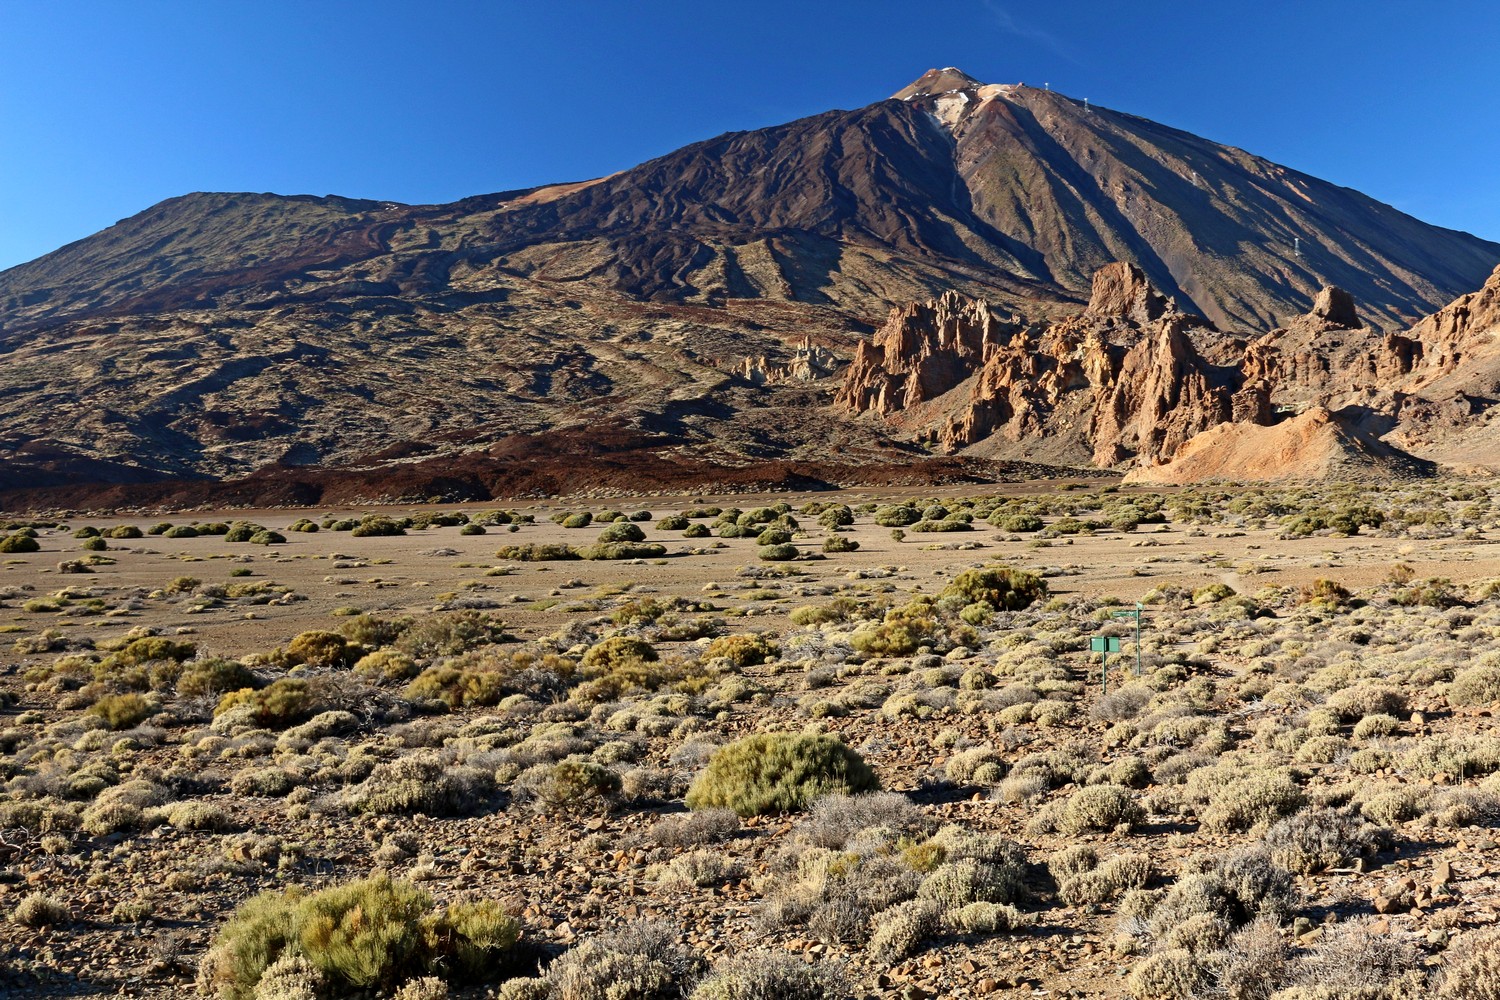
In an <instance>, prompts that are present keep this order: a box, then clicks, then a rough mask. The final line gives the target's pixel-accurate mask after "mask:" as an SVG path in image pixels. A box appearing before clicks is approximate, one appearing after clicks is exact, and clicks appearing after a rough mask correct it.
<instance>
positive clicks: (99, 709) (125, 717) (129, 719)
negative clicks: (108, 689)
mask: <svg viewBox="0 0 1500 1000" xmlns="http://www.w3.org/2000/svg"><path fill="white" fill-rule="evenodd" d="M155 711H156V706H155V705H154V704H152V703H151V702H150V701H148V700H147V699H146V698H145V697H144V696H142V695H139V694H135V693H134V692H131V693H128V694H107V695H105V696H104V697H103V698H100V699H99V700H98V701H96V702H94V703H93V704H92V705H90V706H89V710H88V714H89V715H92V716H94V717H95V718H99V719H103V720H104V723H105V725H107V726H109V728H111V729H116V730H118V729H130V728H132V727H134V726H138V725H140V724H141V723H142V722H144V721H146V719H147V718H149V717H150V716H151V715H152V713H154V712H155Z"/></svg>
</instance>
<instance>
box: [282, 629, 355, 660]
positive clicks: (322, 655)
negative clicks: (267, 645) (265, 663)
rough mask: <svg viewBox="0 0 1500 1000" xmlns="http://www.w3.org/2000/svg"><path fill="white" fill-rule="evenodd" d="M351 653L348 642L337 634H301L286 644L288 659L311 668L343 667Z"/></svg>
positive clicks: (316, 632) (321, 632)
mask: <svg viewBox="0 0 1500 1000" xmlns="http://www.w3.org/2000/svg"><path fill="white" fill-rule="evenodd" d="M351 652H352V651H351V650H350V649H349V642H348V640H346V639H345V638H344V637H343V636H342V635H340V634H339V633H337V632H323V631H317V630H314V631H310V632H301V633H298V634H297V635H296V636H295V637H294V638H293V639H292V641H291V642H289V643H287V644H286V655H287V659H288V660H290V661H291V662H293V663H303V664H306V665H307V666H309V667H339V666H343V665H344V664H345V662H346V661H347V660H348V659H349V656H350V653H351Z"/></svg>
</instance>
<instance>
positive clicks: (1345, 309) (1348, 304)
mask: <svg viewBox="0 0 1500 1000" xmlns="http://www.w3.org/2000/svg"><path fill="white" fill-rule="evenodd" d="M1312 315H1313V316H1315V317H1317V318H1318V319H1321V320H1323V321H1324V322H1326V323H1328V324H1330V325H1332V326H1338V327H1342V328H1344V329H1345V330H1357V329H1359V328H1360V327H1361V326H1363V325H1364V324H1363V323H1361V322H1360V321H1359V313H1358V311H1356V310H1355V308H1354V296H1352V295H1350V294H1349V293H1348V292H1346V291H1344V290H1343V289H1342V288H1336V287H1334V286H1333V285H1328V286H1326V287H1324V289H1323V290H1322V291H1321V292H1319V293H1318V297H1317V299H1316V300H1315V301H1314V302H1313V307H1312Z"/></svg>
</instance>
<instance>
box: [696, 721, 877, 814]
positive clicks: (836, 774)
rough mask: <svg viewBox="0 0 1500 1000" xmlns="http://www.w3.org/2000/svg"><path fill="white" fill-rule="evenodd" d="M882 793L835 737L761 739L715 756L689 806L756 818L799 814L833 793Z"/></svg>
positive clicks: (859, 761)
mask: <svg viewBox="0 0 1500 1000" xmlns="http://www.w3.org/2000/svg"><path fill="white" fill-rule="evenodd" d="M879 787H880V782H879V780H878V779H877V778H876V776H875V772H874V771H873V770H871V769H870V767H869V765H867V764H866V763H865V761H864V759H863V758H862V757H860V755H859V754H857V753H855V752H854V751H853V750H851V749H849V748H848V747H847V746H845V745H844V743H843V741H842V740H840V739H838V738H837V737H835V736H825V735H811V734H798V733H759V734H756V735H754V736H747V737H745V738H744V739H741V740H738V741H737V742H734V743H731V744H729V745H728V746H724V747H720V748H719V749H718V750H716V751H715V752H714V754H713V756H711V757H710V758H709V761H708V767H707V768H706V769H705V770H704V771H703V773H702V774H700V775H699V776H698V777H697V779H696V780H695V781H694V782H693V784H692V787H691V788H690V789H689V790H688V794H687V805H688V808H690V809H709V808H716V807H722V808H727V809H733V810H734V811H735V812H737V813H739V814H740V815H741V816H755V815H759V814H761V813H771V812H793V811H797V810H801V809H804V808H806V807H807V806H808V805H809V804H810V803H811V802H812V801H813V800H814V799H816V798H818V797H819V796H822V795H827V794H830V793H836V792H838V793H843V794H845V795H852V794H855V793H857V792H869V791H875V790H876V789H878V788H879Z"/></svg>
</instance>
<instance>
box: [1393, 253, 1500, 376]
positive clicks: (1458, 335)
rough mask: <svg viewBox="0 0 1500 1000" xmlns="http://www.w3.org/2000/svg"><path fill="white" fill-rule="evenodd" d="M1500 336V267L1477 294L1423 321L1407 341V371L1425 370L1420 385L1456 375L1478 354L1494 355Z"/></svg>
mask: <svg viewBox="0 0 1500 1000" xmlns="http://www.w3.org/2000/svg"><path fill="white" fill-rule="evenodd" d="M1496 333H1500V267H1497V268H1496V269H1495V273H1494V274H1491V275H1490V278H1489V280H1488V281H1486V282H1485V283H1484V287H1482V288H1480V289H1479V291H1477V292H1472V293H1470V294H1468V295H1463V296H1460V297H1459V298H1458V299H1457V300H1455V301H1454V302H1452V303H1450V304H1449V305H1447V306H1444V307H1443V308H1442V309H1439V310H1438V311H1437V312H1435V313H1433V314H1432V315H1431V316H1428V317H1427V318H1426V319H1424V320H1422V321H1421V322H1420V323H1418V324H1417V325H1416V326H1414V327H1412V329H1411V331H1410V332H1409V333H1408V334H1406V336H1405V337H1404V338H1401V339H1403V340H1405V341H1406V342H1407V343H1405V344H1402V345H1401V346H1402V348H1403V350H1404V352H1405V354H1406V356H1408V357H1411V358H1412V359H1413V360H1412V361H1411V363H1410V364H1409V367H1408V368H1407V370H1408V371H1412V372H1416V371H1417V370H1418V369H1423V371H1422V372H1421V377H1420V379H1419V381H1422V382H1425V381H1430V380H1431V379H1432V378H1435V377H1436V376H1437V375H1439V374H1442V373H1445V372H1449V371H1453V370H1454V369H1456V368H1458V367H1459V366H1460V365H1461V364H1463V363H1464V362H1465V361H1466V360H1471V359H1472V358H1473V356H1474V355H1475V354H1476V353H1477V352H1481V351H1484V352H1494V350H1495V348H1494V346H1493V345H1492V341H1493V340H1494V336H1495V334H1496Z"/></svg>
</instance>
